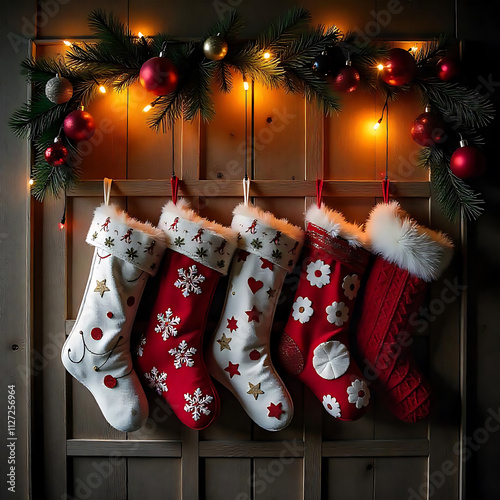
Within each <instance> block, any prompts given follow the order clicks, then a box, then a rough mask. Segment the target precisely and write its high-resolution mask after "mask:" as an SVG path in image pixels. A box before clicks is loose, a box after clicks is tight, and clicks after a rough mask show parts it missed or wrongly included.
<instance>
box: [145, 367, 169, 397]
mask: <svg viewBox="0 0 500 500" xmlns="http://www.w3.org/2000/svg"><path fill="white" fill-rule="evenodd" d="M144 377H145V378H146V379H147V380H148V385H149V387H151V389H155V391H156V392H157V393H158V394H159V395H160V396H161V395H162V394H163V393H164V392H167V391H168V387H167V384H166V383H165V380H166V379H167V374H166V373H165V372H160V371H159V370H158V368H156V366H153V368H151V373H145V374H144Z"/></svg>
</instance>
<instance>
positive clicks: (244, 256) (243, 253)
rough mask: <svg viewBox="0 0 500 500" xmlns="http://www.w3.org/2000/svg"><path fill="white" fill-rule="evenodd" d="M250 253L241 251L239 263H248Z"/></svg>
mask: <svg viewBox="0 0 500 500" xmlns="http://www.w3.org/2000/svg"><path fill="white" fill-rule="evenodd" d="M248 255H249V252H247V251H246V250H240V251H239V252H238V262H246V260H247V257H248Z"/></svg>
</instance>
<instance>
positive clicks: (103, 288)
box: [94, 280, 111, 297]
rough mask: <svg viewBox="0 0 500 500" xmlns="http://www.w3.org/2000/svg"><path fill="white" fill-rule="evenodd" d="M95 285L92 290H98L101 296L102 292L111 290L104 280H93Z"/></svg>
mask: <svg viewBox="0 0 500 500" xmlns="http://www.w3.org/2000/svg"><path fill="white" fill-rule="evenodd" d="M95 281H96V283H97V285H96V287H95V290H94V292H99V293H100V294H101V297H102V296H103V295H104V292H110V291H111V290H110V289H109V288H108V287H107V286H106V280H102V281H99V280H95Z"/></svg>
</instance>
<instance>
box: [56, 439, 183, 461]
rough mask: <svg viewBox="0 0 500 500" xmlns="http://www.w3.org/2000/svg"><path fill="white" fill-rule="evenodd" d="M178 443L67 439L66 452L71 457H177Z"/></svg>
mask: <svg viewBox="0 0 500 500" xmlns="http://www.w3.org/2000/svg"><path fill="white" fill-rule="evenodd" d="M181 448H182V447H181V442H180V441H166V440H153V439H152V440H141V441H139V440H121V439H120V440H118V439H68V440H67V442H66V450H67V454H68V456H72V457H109V456H110V455H111V454H114V455H115V456H121V457H177V458H179V457H180V456H181Z"/></svg>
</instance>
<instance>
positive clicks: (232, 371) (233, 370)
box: [224, 361, 241, 378]
mask: <svg viewBox="0 0 500 500" xmlns="http://www.w3.org/2000/svg"><path fill="white" fill-rule="evenodd" d="M239 366H240V365H239V364H238V363H236V364H234V365H233V363H231V361H229V364H228V365H227V366H226V368H224V371H226V372H227V373H229V376H230V378H233V377H234V376H235V375H241V373H240V372H239V371H238V367H239Z"/></svg>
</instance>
